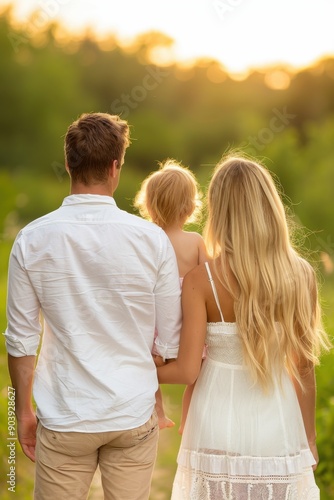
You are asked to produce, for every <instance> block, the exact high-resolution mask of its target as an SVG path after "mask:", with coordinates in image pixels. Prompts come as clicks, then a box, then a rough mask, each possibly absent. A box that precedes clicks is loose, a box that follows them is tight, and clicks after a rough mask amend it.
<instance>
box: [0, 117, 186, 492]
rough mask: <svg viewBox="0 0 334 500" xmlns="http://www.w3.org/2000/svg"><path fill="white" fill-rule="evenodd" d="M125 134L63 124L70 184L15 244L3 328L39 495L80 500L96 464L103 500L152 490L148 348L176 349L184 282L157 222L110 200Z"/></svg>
mask: <svg viewBox="0 0 334 500" xmlns="http://www.w3.org/2000/svg"><path fill="white" fill-rule="evenodd" d="M129 142H130V141H129V127H128V124H127V122H125V121H124V120H121V119H120V118H119V117H118V116H112V115H109V114H104V113H91V114H84V115H82V116H81V117H80V118H79V119H78V120H77V121H75V122H74V123H73V124H72V125H70V127H69V128H68V130H67V134H66V137H65V159H66V168H67V171H68V173H69V175H70V178H71V194H70V196H67V197H66V198H65V199H64V201H63V204H62V205H61V207H60V208H58V209H57V210H55V211H54V212H51V213H49V214H47V215H45V216H43V217H41V218H39V219H37V220H36V221H34V222H32V223H30V224H28V226H26V227H25V228H24V229H22V230H21V231H20V233H19V234H18V236H17V238H16V241H15V243H14V245H13V248H12V252H11V257H10V265H9V281H8V305H7V316H8V326H7V330H6V333H5V336H6V346H7V351H8V364H9V371H10V376H11V379H12V384H13V387H14V388H15V391H16V415H17V421H18V438H19V441H20V443H21V446H22V449H23V451H24V453H25V454H26V455H27V456H28V457H29V458H30V459H31V460H33V461H35V460H36V478H35V499H36V500H46V499H56V498H58V499H65V498H66V499H67V498H68V499H71V500H75V499H78V500H79V499H80V500H81V499H85V498H86V497H87V494H88V491H89V487H90V483H91V480H92V478H93V475H94V472H95V470H96V467H97V465H99V467H100V470H101V475H102V485H103V489H104V493H105V498H106V499H107V500H116V499H117V500H146V499H147V498H148V496H149V491H150V483H151V477H152V471H153V467H154V462H155V458H156V451H157V440H158V426H157V417H156V414H155V412H154V405H155V392H156V390H157V388H158V383H157V375H156V369H155V365H154V362H153V359H152V355H151V351H152V348H153V344H155V345H154V348H155V352H156V353H159V354H160V355H161V356H163V357H164V358H165V359H166V358H167V359H168V358H175V357H176V355H177V350H178V344H179V331H180V324H181V310H180V286H179V277H178V269H177V263H176V258H175V254H174V251H173V249H172V246H171V244H170V242H169V240H168V238H167V236H166V235H165V233H164V232H163V231H162V230H161V229H160V228H158V227H157V226H155V225H154V224H152V223H150V222H147V221H145V220H143V219H141V218H139V217H136V216H134V215H130V214H128V213H127V212H124V211H122V210H120V209H118V208H117V206H116V203H115V201H114V199H113V194H114V192H115V190H116V188H117V186H118V181H119V177H120V172H121V167H122V164H123V161H124V154H125V150H126V148H127V146H128V145H129ZM40 313H41V315H42V316H43V318H44V329H43V335H42V342H41V347H40V353H39V356H38V362H37V367H36V370H35V364H36V363H35V362H36V353H37V350H38V348H39V344H40V335H41V324H40ZM155 329H156V330H157V332H158V337H157V338H156V340H155V342H154V331H155ZM32 387H33V393H34V399H35V402H36V407H37V413H36V415H37V419H38V420H37V419H36V415H35V411H34V407H33V403H32ZM36 420H37V421H38V425H37V423H36ZM36 429H37V436H36ZM35 445H36V455H35Z"/></svg>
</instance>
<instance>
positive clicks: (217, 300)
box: [205, 262, 225, 323]
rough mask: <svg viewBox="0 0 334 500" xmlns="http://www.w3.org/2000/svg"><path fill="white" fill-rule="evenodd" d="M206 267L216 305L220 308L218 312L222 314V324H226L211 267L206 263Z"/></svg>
mask: <svg viewBox="0 0 334 500" xmlns="http://www.w3.org/2000/svg"><path fill="white" fill-rule="evenodd" d="M205 267H206V271H207V273H208V276H209V281H210V283H211V288H212V291H213V295H214V297H215V301H216V304H217V307H218V311H219V313H220V317H221V320H222V323H225V320H224V316H223V313H222V310H221V308H220V304H219V299H218V294H217V290H216V285H215V282H214V281H213V278H212V274H211V271H210V266H209V264H208V262H205Z"/></svg>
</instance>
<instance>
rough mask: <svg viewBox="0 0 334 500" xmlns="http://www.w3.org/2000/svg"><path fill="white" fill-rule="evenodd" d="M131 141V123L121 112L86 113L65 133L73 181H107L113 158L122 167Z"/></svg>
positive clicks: (67, 157) (66, 152) (68, 163)
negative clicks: (115, 113)
mask: <svg viewBox="0 0 334 500" xmlns="http://www.w3.org/2000/svg"><path fill="white" fill-rule="evenodd" d="M129 144H130V132H129V126H128V123H127V122H126V121H125V120H122V119H121V118H120V117H119V116H117V115H110V114H108V113H85V114H83V115H81V116H80V118H79V119H78V120H76V121H75V122H73V123H72V124H71V125H70V126H69V127H68V129H67V133H66V136H65V145H64V149H65V161H66V165H67V168H68V171H69V174H70V176H71V179H72V183H80V184H84V185H86V186H87V185H89V184H95V183H104V182H105V181H106V179H107V178H108V169H109V168H110V165H111V164H112V162H113V161H115V160H116V161H117V166H118V168H120V167H121V165H122V163H123V159H124V155H125V150H126V148H127V147H128V146H129Z"/></svg>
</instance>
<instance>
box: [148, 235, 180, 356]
mask: <svg viewBox="0 0 334 500" xmlns="http://www.w3.org/2000/svg"><path fill="white" fill-rule="evenodd" d="M164 236H165V237H166V239H165V238H164ZM162 238H163V245H162V248H163V250H162V259H161V265H160V268H159V274H158V279H157V283H156V287H155V309H156V330H157V335H156V338H155V341H154V347H153V353H154V354H158V355H160V356H162V358H163V359H164V360H165V359H172V358H176V357H177V354H178V350H179V343H180V331H181V324H182V314H181V287H180V278H179V271H178V266H177V261H176V256H175V252H174V249H173V247H172V245H171V243H170V241H169V239H168V237H167V236H166V235H165V233H163V236H162Z"/></svg>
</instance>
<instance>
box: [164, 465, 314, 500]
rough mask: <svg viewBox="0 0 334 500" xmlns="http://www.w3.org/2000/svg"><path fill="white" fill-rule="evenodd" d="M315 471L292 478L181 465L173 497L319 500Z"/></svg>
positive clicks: (184, 499)
mask: <svg viewBox="0 0 334 500" xmlns="http://www.w3.org/2000/svg"><path fill="white" fill-rule="evenodd" d="M319 499H320V494H319V488H318V487H317V486H316V484H315V481H314V477H313V473H312V470H311V471H308V472H305V474H304V475H296V476H290V477H289V478H278V477H275V478H274V479H272V478H266V479H264V480H261V479H260V478H252V477H244V478H243V477H236V478H233V480H231V478H230V477H228V476H226V475H224V474H219V475H214V474H207V473H204V472H199V471H197V472H190V471H189V470H187V469H183V468H182V467H179V468H178V470H177V473H176V477H175V481H174V485H173V493H172V500H319Z"/></svg>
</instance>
